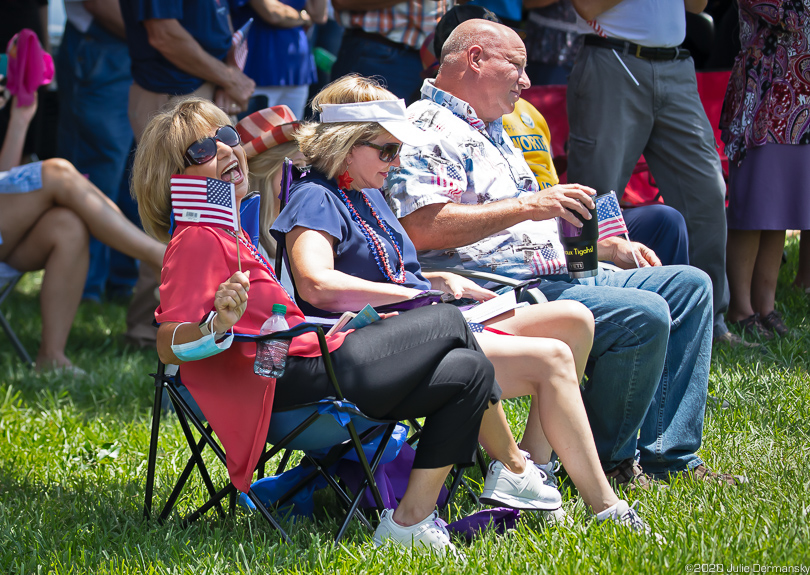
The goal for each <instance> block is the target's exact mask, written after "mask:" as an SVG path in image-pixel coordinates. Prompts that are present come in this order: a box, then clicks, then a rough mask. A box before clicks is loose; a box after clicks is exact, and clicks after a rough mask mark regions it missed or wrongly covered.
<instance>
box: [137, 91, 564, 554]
mask: <svg viewBox="0 0 810 575" xmlns="http://www.w3.org/2000/svg"><path fill="white" fill-rule="evenodd" d="M177 174H183V175H186V176H203V177H206V178H210V179H213V180H219V181H220V183H221V182H225V183H229V184H233V186H234V190H235V200H236V206H233V207H232V209H234V210H235V213H236V214H238V207H239V202H240V201H241V199H242V198H243V197H244V196H245V195H246V194H247V192H248V189H249V187H248V181H247V174H248V170H247V160H246V157H245V152H244V150H243V148H242V146H241V144H240V142H239V137H238V134H237V133H236V131H235V130H234V129H233V127H232V126H230V125H229V120H228V117H227V116H226V115H225V114H224V113H223V112H222V111H221V110H219V108H217V107H216V106H214V105H213V104H212V103H211V102H208V101H206V100H200V99H188V100H184V101H181V102H179V103H178V104H176V105H175V106H174V107H173V108H171V109H170V110H168V111H165V112H163V113H161V114H158V115H157V116H156V117H155V118H153V120H152V121H151V122H150V124H149V125H148V126H147V128H146V130H145V131H144V134H143V137H142V139H141V142H140V144H139V146H138V151H137V154H136V157H135V165H134V168H133V188H134V191H135V193H136V195H137V198H138V207H139V211H140V215H141V220H142V221H143V224H144V228H145V229H146V230H147V232H149V233H150V234H151V235H153V236H154V237H156V238H157V239H160V240H164V241H165V240H169V239H170V241H169V246H168V248H167V250H166V257H165V259H164V263H163V273H162V284H161V286H160V307H159V308H158V309H157V311H156V314H155V316H156V318H157V321H158V322H159V323H160V324H161V325H160V328H159V330H158V339H157V348H158V354H159V355H160V357H161V359H162V361H164V362H166V363H173V364H182V365H181V368H180V372H181V374H182V377H183V382H184V384H185V385H186V386H187V387H188V389H189V391H190V392H191V393H192V395H193V396H194V398H195V399H196V400H197V402H198V404H199V405H200V408H201V409H202V411H203V413H204V414H205V416H206V418H207V419H208V421H209V422H210V424H211V426H212V428H213V429H214V431H215V432H216V433H217V436H218V437H219V438H220V440H221V441H222V444H223V446H224V447H225V452H226V455H227V464H228V471H229V474H230V477H231V481H232V482H233V484H234V485H235V486H236V487H237V488H238V489H240V490H241V491H247V489H248V488H249V485H250V481H251V479H252V476H253V469H254V466H255V464H256V461H257V460H258V457H259V455H260V454H261V451H262V447H263V445H264V442H265V438H266V436H267V427H268V424H269V421H270V417H271V410H272V409H273V408H284V407H290V406H293V405H298V404H302V403H306V402H310V401H315V400H318V399H321V398H323V397H326V396H328V395H330V387H329V384H328V380H327V377H326V374H325V373H324V368H323V363H322V360H321V358H320V357H319V356H320V350H319V347H318V343H317V340H316V337H315V334H312V333H310V334H305V335H303V336H300V337H297V338H294V339H293V340H292V343H291V345H290V350H289V357H288V359H287V365H286V369H285V372H284V375H283V376H282V377H281V378H279V379H278V380H275V379H268V378H263V377H260V376H257V375H255V374H254V373H253V362H254V358H255V354H256V347H255V344H254V343H252V342H233V343H230V342H231V341H232V336H231V335H229V332H236V333H241V334H257V333H258V332H259V329H260V326H261V324H262V323H263V321H264V320H265V319H266V318H267V317H269V316H270V314H271V308H272V305H273V304H274V303H282V304H285V305H286V306H287V316H286V317H287V322H288V324H289V325H290V326H295V325H297V324H299V323H301V322H302V321H304V316H303V314H302V313H301V311H300V310H299V309H298V307H297V306H296V305H295V303H294V302H293V301H292V299H291V298H290V297H289V295H288V294H287V293H286V292H285V291H284V289H283V288H282V287H281V285H280V284H279V283H278V281H277V280H276V277H275V275H274V274H273V271H272V269H271V268H270V266H269V265H268V263H267V262H266V260H264V258H263V257H261V255H259V253H258V251H257V250H256V248H255V247H254V246H253V245H252V244H251V243H250V239H249V238H248V236H247V234H245V233H243V232H241V231H240V232H239V233H236V232H234V231H233V230H232V229H229V228H226V227H219V226H215V225H211V224H203V223H188V222H186V223H179V224H178V225H177V226H176V227H175V229H174V230H173V231H172V232H171V235H170V231H169V230H170V216H171V214H172V212H173V213H174V215H175V216H178V219H180V220H187V219H189V218H188V217H187V216H188V213H181V211H179V210H178V208H177V206H175V207H174V208H173V206H172V198H171V190H170V181H171V178H172V176H175V175H177ZM180 216H182V217H180ZM237 242H238V243H239V246H240V250H239V252H240V256H237V253H238V252H237ZM238 257H239V260H237V258H238ZM240 265H241V271H237V270H239V268H240ZM248 293H249V294H250V297H249V298H248ZM248 299H249V300H250V301H248ZM437 307H438V309H426V310H416V311H414V312H409V313H407V314H402V315H399V316H394V317H388V318H385V319H383V320H382V321H378V322H375V323H373V324H371V325H369V326H366V327H364V328H363V329H360V330H356V331H352V332H348V333H340V334H336V335H333V336H331V337H330V338H328V339H327V342H328V347H329V350H330V352H333V353H332V361H333V363H334V367H335V371H336V373H337V376H338V379H339V381H340V384H341V387H342V390H343V392H344V394H345V396H346V398H347V399H350V400H351V401H353V402H355V403H356V404H357V405H358V406H359V407H360V409H362V410H363V411H364V412H365V413H367V414H369V415H370V416H372V417H376V418H386V419H389V418H390V419H409V418H413V417H425V418H426V419H425V424H424V429H423V432H422V436H421V438H420V441H419V448H418V450H417V453H416V459H415V461H414V469H413V471H412V473H411V476H410V480H409V486H408V490H407V492H406V494H405V496H404V498H403V499H402V502H401V503H400V505H399V507H398V508H397V509H396V510H395V511H394V512H391V511H389V510H386V511H385V512H384V513H383V516H382V519H381V522H380V526H379V527H378V529H377V533H376V534H375V542H376V543H378V544H381V543H382V542H383V541H384V540H389V539H390V540H393V541H396V542H398V543H401V544H404V545H411V544H413V542H416V543H417V544H422V545H424V546H427V547H431V548H435V549H446V548H448V547H449V548H452V544H451V543H450V540H449V537H448V535H447V532H446V530H445V529H444V527H442V526H441V524H440V523H437V521H436V519H437V517H436V513H435V511H434V507H435V502H436V499H437V497H438V495H439V491H440V489H441V487H442V485H443V482H444V479H445V477H446V475H447V473H448V471H449V470H450V468H451V466H452V465H453V464H460V465H469V464H471V463H472V461H473V456H474V453H475V450H476V446H477V441H478V439H477V438H478V434H479V430H480V431H481V432H482V434H485V435H487V436H488V437H490V438H492V439H491V441H490V442H488V443H489V445H487V446H486V447H488V448H489V452H490V454H491V455H492V456H493V457H494V458H495V459H497V460H499V461H501V462H502V464H503V465H504V466H505V467H506V468H508V469H509V473H510V474H511V476H512V477H513V478H514V479H515V481H514V486H513V489H515V493H514V495H518V496H521V497H523V498H524V499H525V500H526V501H527V506H532V505H533V507H532V508H534V509H553V508H558V507H559V505H560V497H559V493H557V492H556V490H554V489H552V488H549V487H548V486H545V485H543V483H542V477H541V476H540V474H539V473H538V472H537V471H536V469H535V468H534V466H533V465H530V464H528V465H527V464H526V461H525V460H524V458H523V456H522V455H521V453H520V451H519V450H518V448H517V445H516V444H515V442H514V439H513V438H512V435H511V432H510V431H509V428H508V425H507V423H506V419H505V417H504V415H503V410H502V408H501V406H500V403H499V401H498V399H499V397H500V388H499V387H498V384H497V383H496V382H495V379H494V375H493V368H492V365H491V363H490V362H489V361H488V360H487V359H486V358H485V357H484V355H483V353H482V352H481V350H480V347H479V346H478V344H477V343H476V341H475V338H474V337H473V335H472V333H471V332H470V331H469V329H468V328H467V325H466V323H465V321H464V319H463V317H462V316H461V313H460V312H459V311H458V310H457V309H455V308H454V307H452V306H447V305H442V306H437ZM223 338H224V339H223ZM220 352H221V353H220ZM549 490H551V492H550V491H549Z"/></svg>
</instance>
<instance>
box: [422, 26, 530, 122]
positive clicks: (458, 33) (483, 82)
mask: <svg viewBox="0 0 810 575" xmlns="http://www.w3.org/2000/svg"><path fill="white" fill-rule="evenodd" d="M525 68H526V47H525V46H524V45H523V40H521V39H520V36H518V35H517V33H516V32H515V31H514V30H512V29H511V28H509V27H508V26H504V25H503V24H498V23H496V22H490V21H488V20H478V19H473V20H467V21H465V22H462V23H461V24H459V25H458V27H457V28H456V29H455V30H453V32H452V33H451V34H450V36H448V38H447V41H446V42H445V43H444V46H443V47H442V58H441V61H440V64H439V73H438V75H437V76H436V81H435V86H436V87H437V88H439V89H441V90H444V91H445V92H448V93H450V94H452V95H453V96H456V97H457V98H460V99H461V100H464V101H465V102H467V103H468V104H469V105H470V106H472V108H473V109H474V110H475V113H476V114H477V115H478V117H479V118H480V119H482V120H483V121H484V122H487V123H488V122H492V121H494V120H496V119H498V118H500V117H501V116H503V115H504V114H509V113H511V112H512V110H514V109H515V103H516V102H517V101H518V99H519V98H520V92H521V90H525V89H526V88H528V87H530V86H531V82H529V78H528V76H526V70H525Z"/></svg>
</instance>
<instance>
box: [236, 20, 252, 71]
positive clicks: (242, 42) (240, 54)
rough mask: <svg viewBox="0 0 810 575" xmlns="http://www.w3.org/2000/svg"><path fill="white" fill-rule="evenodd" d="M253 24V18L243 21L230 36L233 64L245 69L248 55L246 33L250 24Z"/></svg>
mask: <svg viewBox="0 0 810 575" xmlns="http://www.w3.org/2000/svg"><path fill="white" fill-rule="evenodd" d="M252 24H253V18H251V19H249V20H248V21H247V22H245V25H244V26H242V27H241V28H239V30H237V31H236V32H234V33H233V36H232V37H231V46H233V59H234V64H236V66H237V67H238V68H239V69H240V70H244V69H245V63H246V62H247V55H248V43H247V34H248V30H250V26H251V25H252Z"/></svg>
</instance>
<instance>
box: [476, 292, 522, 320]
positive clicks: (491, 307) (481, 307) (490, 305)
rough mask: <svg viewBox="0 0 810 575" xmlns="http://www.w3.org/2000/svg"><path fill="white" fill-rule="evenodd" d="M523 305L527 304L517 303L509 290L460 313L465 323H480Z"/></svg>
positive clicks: (513, 294) (513, 293)
mask: <svg viewBox="0 0 810 575" xmlns="http://www.w3.org/2000/svg"><path fill="white" fill-rule="evenodd" d="M524 305H528V304H527V303H526V302H523V303H517V301H516V300H515V292H514V290H510V291H508V292H506V293H503V294H501V295H499V296H497V297H494V298H492V299H491V300H487V301H485V302H482V303H480V304H478V305H477V306H475V307H472V308H470V309H468V310H466V311H463V312H461V313H462V315H463V316H464V318H465V319H466V320H467V321H472V322H475V323H481V322H484V321H486V320H488V319H491V318H493V317H495V316H499V315H501V314H502V313H506V312H508V311H509V310H512V309H515V308H518V307H523V306H524Z"/></svg>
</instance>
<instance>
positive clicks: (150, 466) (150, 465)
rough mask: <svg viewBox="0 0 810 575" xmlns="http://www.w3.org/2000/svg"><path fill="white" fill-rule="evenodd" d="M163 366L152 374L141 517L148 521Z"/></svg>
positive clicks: (152, 488)
mask: <svg viewBox="0 0 810 575" xmlns="http://www.w3.org/2000/svg"><path fill="white" fill-rule="evenodd" d="M164 371H165V366H164V365H163V363H161V364H160V366H159V367H158V372H157V373H153V374H152V376H153V377H154V378H155V402H154V404H153V405H152V435H151V437H150V438H149V455H148V457H147V460H146V489H145V492H146V494H145V496H144V502H143V516H144V518H145V519H147V520H148V519H150V518H151V516H152V493H153V490H154V486H155V463H156V461H157V447H158V432H159V431H160V410H161V409H162V407H163V406H162V403H163V374H164Z"/></svg>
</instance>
